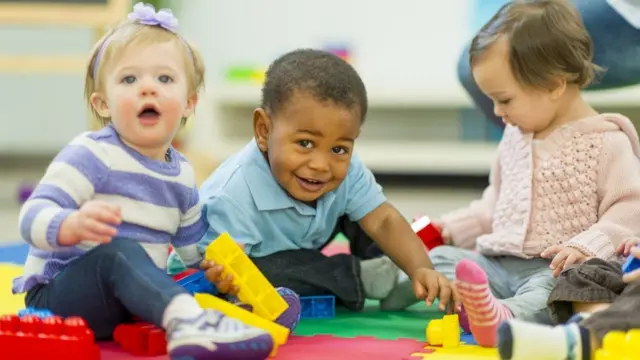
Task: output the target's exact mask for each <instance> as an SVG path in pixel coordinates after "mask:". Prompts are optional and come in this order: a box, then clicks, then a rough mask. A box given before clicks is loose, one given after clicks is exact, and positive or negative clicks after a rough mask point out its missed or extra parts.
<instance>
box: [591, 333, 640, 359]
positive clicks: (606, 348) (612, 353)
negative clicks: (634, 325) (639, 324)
mask: <svg viewBox="0 0 640 360" xmlns="http://www.w3.org/2000/svg"><path fill="white" fill-rule="evenodd" d="M639 350H640V329H633V330H629V331H628V332H626V333H625V332H622V331H612V332H609V333H607V335H605V336H604V339H602V348H601V349H598V350H596V353H595V359H594V360H614V359H615V360H631V359H637V358H638V352H639Z"/></svg>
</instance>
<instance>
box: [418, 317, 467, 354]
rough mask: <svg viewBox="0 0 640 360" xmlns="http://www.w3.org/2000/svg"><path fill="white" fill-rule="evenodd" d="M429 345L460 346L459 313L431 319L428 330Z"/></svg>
mask: <svg viewBox="0 0 640 360" xmlns="http://www.w3.org/2000/svg"><path fill="white" fill-rule="evenodd" d="M426 335H427V342H428V343H429V345H432V346H433V345H436V346H442V347H443V348H457V347H458V346H460V319H459V318H458V315H457V314H453V315H445V316H444V317H443V318H442V319H441V320H431V321H430V322H429V325H427V330H426Z"/></svg>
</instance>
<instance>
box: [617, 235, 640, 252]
mask: <svg viewBox="0 0 640 360" xmlns="http://www.w3.org/2000/svg"><path fill="white" fill-rule="evenodd" d="M638 244H640V238H632V239H629V240H626V241H625V242H623V243H622V244H620V245H618V247H617V248H616V255H618V256H620V255H623V256H629V254H630V253H631V249H632V248H634V247H636V246H637V245H638Z"/></svg>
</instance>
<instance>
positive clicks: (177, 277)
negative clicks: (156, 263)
mask: <svg viewBox="0 0 640 360" xmlns="http://www.w3.org/2000/svg"><path fill="white" fill-rule="evenodd" d="M197 272H198V270H196V269H187V270H185V271H183V272H181V273H178V274H175V275H173V276H171V277H172V278H173V280H175V281H176V282H177V281H179V280H182V279H184V278H186V277H187V276H189V275H191V274H195V273H197Z"/></svg>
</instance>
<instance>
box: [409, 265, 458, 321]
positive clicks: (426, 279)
mask: <svg viewBox="0 0 640 360" xmlns="http://www.w3.org/2000/svg"><path fill="white" fill-rule="evenodd" d="M412 282H413V291H414V292H415V294H416V297H417V298H418V299H425V301H426V303H427V306H431V305H432V304H433V301H434V300H435V299H436V297H437V298H438V299H439V300H440V302H439V304H438V308H439V309H440V311H445V310H448V312H450V310H451V307H450V306H448V305H449V303H450V302H451V300H452V299H453V304H454V306H455V310H456V311H460V308H461V302H460V296H458V292H457V291H456V289H455V288H454V287H453V285H452V284H451V283H450V282H449V280H447V278H446V277H444V275H442V274H441V273H439V272H437V271H435V270H433V269H427V268H421V269H418V270H416V272H415V273H414V274H413V279H412Z"/></svg>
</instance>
